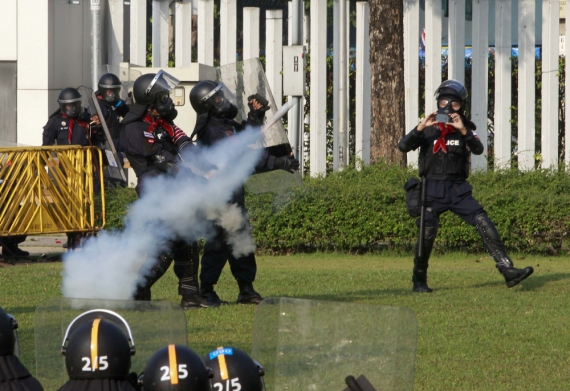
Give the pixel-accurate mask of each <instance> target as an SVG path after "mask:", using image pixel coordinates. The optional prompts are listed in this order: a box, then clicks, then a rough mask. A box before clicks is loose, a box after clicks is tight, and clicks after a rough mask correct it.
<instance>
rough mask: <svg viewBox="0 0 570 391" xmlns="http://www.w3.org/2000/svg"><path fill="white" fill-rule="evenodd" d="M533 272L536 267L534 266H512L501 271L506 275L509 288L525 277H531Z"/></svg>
mask: <svg viewBox="0 0 570 391" xmlns="http://www.w3.org/2000/svg"><path fill="white" fill-rule="evenodd" d="M533 272H534V269H533V268H532V266H527V267H525V268H524V269H517V268H514V267H512V268H510V269H505V270H503V271H502V272H501V273H502V274H503V277H505V282H506V284H507V288H512V287H513V286H515V285H517V284H518V283H519V282H521V281H522V280H524V279H525V278H527V277H529V276H530V275H531V274H532V273H533Z"/></svg>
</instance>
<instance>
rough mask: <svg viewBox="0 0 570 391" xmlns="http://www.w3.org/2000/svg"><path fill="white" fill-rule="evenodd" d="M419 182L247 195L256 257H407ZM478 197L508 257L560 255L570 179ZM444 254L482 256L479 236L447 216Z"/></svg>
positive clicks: (355, 181)
mask: <svg viewBox="0 0 570 391" xmlns="http://www.w3.org/2000/svg"><path fill="white" fill-rule="evenodd" d="M414 175H416V172H415V171H412V170H410V169H406V168H402V167H399V166H393V165H388V164H384V163H377V164H373V165H371V166H367V167H364V168H363V169H362V170H361V171H358V170H356V169H354V168H348V169H346V170H345V171H343V172H338V173H334V174H331V175H329V176H327V177H325V178H306V179H305V181H304V186H302V187H298V188H294V189H291V190H289V191H286V192H283V193H278V194H274V193H265V194H247V201H246V203H247V206H248V209H249V211H250V218H251V222H252V226H253V234H254V236H255V239H256V242H257V245H258V249H259V251H260V252H263V253H270V254H286V253H295V252H311V251H339V252H370V251H377V250H380V249H385V248H388V249H391V250H398V249H409V248H411V247H412V246H413V244H414V243H415V241H416V238H417V228H416V226H415V221H414V219H412V218H411V217H410V216H409V215H408V214H407V212H406V208H405V199H404V190H403V184H404V183H405V182H406V180H407V179H408V178H410V177H411V176H414ZM470 182H471V183H472V185H473V195H474V196H475V198H476V199H477V200H478V201H479V202H480V203H481V204H482V205H483V206H484V207H485V209H486V211H487V213H488V214H489V216H490V217H491V219H492V220H493V221H494V222H495V224H496V226H497V228H498V230H499V233H500V234H501V236H502V237H503V240H504V243H505V246H506V247H507V250H508V251H521V252H530V253H545V252H546V253H553V254H556V253H560V252H561V251H565V247H566V246H565V238H566V236H567V233H568V231H569V230H570V218H569V215H570V175H568V174H567V173H565V172H564V171H562V170H560V171H540V170H537V171H532V172H527V173H521V172H518V171H516V170H509V171H502V172H486V173H477V174H474V175H472V176H471V178H470ZM134 198H136V196H134V191H133V190H132V189H111V190H108V191H107V227H108V228H118V229H120V228H121V224H122V216H123V214H124V213H125V210H126V207H127V203H128V202H131V201H132V200H133V199H134ZM436 248H437V249H438V251H447V250H458V249H460V250H465V251H470V252H479V251H484V248H483V245H482V242H481V239H480V237H479V235H478V234H477V231H476V230H475V229H474V228H473V227H471V226H469V225H467V224H465V223H464V222H463V221H462V220H461V219H459V218H458V217H456V216H455V215H453V214H452V213H444V214H443V215H442V216H441V219H440V229H439V233H438V238H437V241H436Z"/></svg>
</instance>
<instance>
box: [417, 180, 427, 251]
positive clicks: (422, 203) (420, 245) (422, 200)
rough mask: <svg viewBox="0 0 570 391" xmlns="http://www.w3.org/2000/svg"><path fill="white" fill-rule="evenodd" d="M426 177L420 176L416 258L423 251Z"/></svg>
mask: <svg viewBox="0 0 570 391" xmlns="http://www.w3.org/2000/svg"><path fill="white" fill-rule="evenodd" d="M426 182H427V181H426V177H425V176H422V183H421V184H422V187H421V189H422V190H421V193H420V240H419V243H418V258H421V257H422V256H423V253H424V228H425V217H426V198H427V191H426Z"/></svg>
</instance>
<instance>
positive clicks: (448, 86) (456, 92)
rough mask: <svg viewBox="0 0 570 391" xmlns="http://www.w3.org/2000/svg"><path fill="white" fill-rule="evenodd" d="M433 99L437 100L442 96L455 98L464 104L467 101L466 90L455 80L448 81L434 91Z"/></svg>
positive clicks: (467, 94)
mask: <svg viewBox="0 0 570 391" xmlns="http://www.w3.org/2000/svg"><path fill="white" fill-rule="evenodd" d="M434 95H435V99H439V97H440V96H442V95H447V96H455V97H457V98H459V99H461V103H465V102H466V101H467V99H469V93H468V92H467V88H465V86H464V85H463V84H462V83H461V82H458V81H457V80H453V79H449V80H446V81H444V82H443V83H441V85H440V86H439V87H437V90H435V94H434Z"/></svg>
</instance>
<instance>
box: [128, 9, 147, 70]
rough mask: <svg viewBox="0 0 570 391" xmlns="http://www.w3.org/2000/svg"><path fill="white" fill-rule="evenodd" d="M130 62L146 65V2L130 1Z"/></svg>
mask: <svg viewBox="0 0 570 391" xmlns="http://www.w3.org/2000/svg"><path fill="white" fill-rule="evenodd" d="M130 7H131V31H130V34H131V47H130V60H129V61H130V62H131V63H132V64H136V65H142V66H146V2H143V1H132V2H131V5H130Z"/></svg>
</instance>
